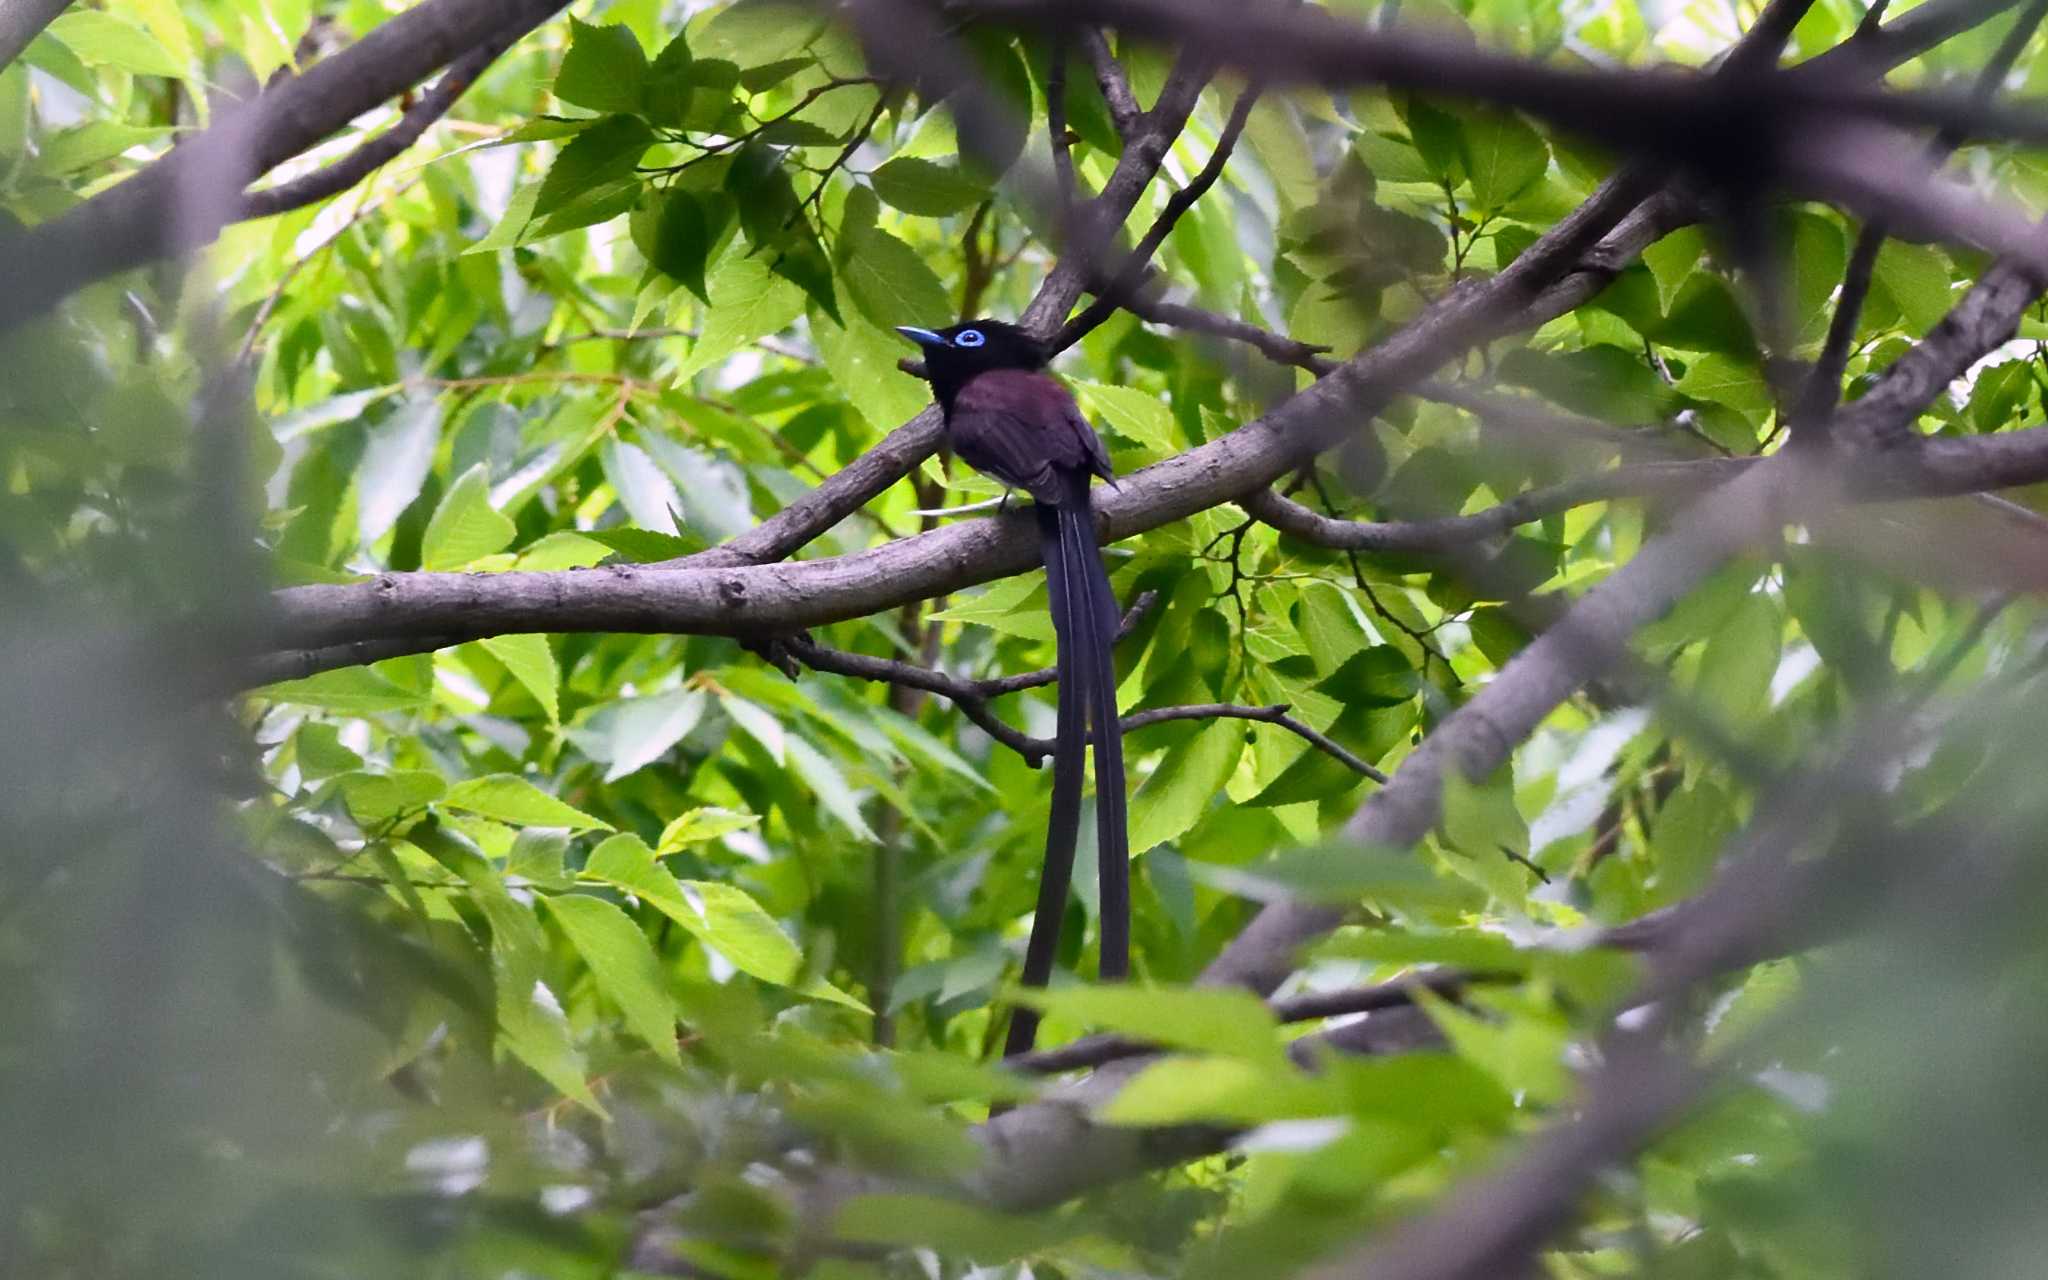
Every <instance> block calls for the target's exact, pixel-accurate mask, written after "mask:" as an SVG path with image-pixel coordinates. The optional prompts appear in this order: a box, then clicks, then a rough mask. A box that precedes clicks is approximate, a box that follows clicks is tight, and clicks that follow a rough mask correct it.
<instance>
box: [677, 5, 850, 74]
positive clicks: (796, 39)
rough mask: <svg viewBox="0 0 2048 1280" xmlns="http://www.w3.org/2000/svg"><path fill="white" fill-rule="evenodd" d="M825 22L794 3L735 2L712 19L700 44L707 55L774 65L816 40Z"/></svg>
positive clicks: (823, 18) (810, 11)
mask: <svg viewBox="0 0 2048 1280" xmlns="http://www.w3.org/2000/svg"><path fill="white" fill-rule="evenodd" d="M825 21H826V20H825V16H824V15H823V14H821V13H819V12H818V11H817V10H816V9H814V8H812V7H811V6H809V5H806V4H800V3H796V0H739V2H738V3H737V4H732V5H727V6H726V7H725V8H723V9H720V10H719V11H718V12H717V13H716V14H714V15H712V18H711V21H709V22H708V23H706V24H705V25H704V35H703V37H702V43H703V45H704V47H705V49H706V50H708V51H711V52H716V53H724V54H731V55H734V56H735V57H740V58H745V59H746V60H747V61H748V62H749V63H753V64H760V63H766V62H776V61H779V60H781V59H783V58H787V57H789V56H790V55H791V54H793V53H795V52H796V51H797V50H799V49H802V48H804V47H806V46H807V45H809V44H810V43H811V41H813V40H815V39H817V38H818V33H819V32H820V31H822V30H824V27H825Z"/></svg>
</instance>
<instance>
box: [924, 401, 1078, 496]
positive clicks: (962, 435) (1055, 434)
mask: <svg viewBox="0 0 2048 1280" xmlns="http://www.w3.org/2000/svg"><path fill="white" fill-rule="evenodd" d="M947 427H948V429H949V431H950V433H951V435H952V438H953V449H954V451H955V452H956V453H958V454H959V455H960V457H961V459H962V460H963V461H965V462H966V463H967V464H968V465H969V466H971V467H974V468H975V469H977V470H980V471H984V472H987V473H988V474H989V475H992V476H994V477H995V478H996V479H998V480H1001V481H1002V482H1003V483H1005V484H1009V485H1014V486H1016V487H1018V488H1020V489H1023V490H1025V491H1027V492H1028V493H1030V494H1031V496H1032V497H1033V498H1035V499H1037V500H1038V501H1040V502H1046V503H1053V504H1058V503H1060V502H1062V501H1064V500H1065V498H1066V490H1065V488H1064V487H1063V486H1062V485H1061V484H1060V482H1059V475H1060V474H1061V473H1063V472H1065V473H1071V472H1075V471H1084V472H1094V473H1095V474H1097V475H1107V474H1108V467H1109V459H1108V456H1107V454H1105V453H1104V452H1103V448H1102V443H1101V441H1099V440H1098V439H1096V437H1095V432H1094V431H1093V430H1092V429H1091V428H1090V427H1089V426H1088V421H1087V419H1085V418H1083V417H1082V416H1081V411H1080V408H1079V407H1078V406H1076V405H1075V404H1074V397H1073V396H1072V395H1071V394H1070V393H1069V392H1068V391H1067V389H1066V388H1065V387H1064V386H1062V385H1061V384H1060V383H1059V382H1058V381H1056V380H1054V379H1053V378H1050V377H1048V376H1046V375H1045V374H1042V373H1031V372H1025V371H1023V370H1010V369H1004V370H996V371H993V372H990V373H984V374H982V375H981V376H979V377H977V378H975V379H973V380H972V381H970V382H969V383H968V384H967V385H966V386H964V387H962V388H960V391H959V394H958V395H956V396H955V397H954V400H953V411H952V413H951V415H950V416H949V417H948V419H947Z"/></svg>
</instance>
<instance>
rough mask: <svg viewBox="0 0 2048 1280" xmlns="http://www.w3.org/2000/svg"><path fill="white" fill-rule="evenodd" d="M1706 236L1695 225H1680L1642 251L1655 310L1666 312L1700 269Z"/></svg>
mask: <svg viewBox="0 0 2048 1280" xmlns="http://www.w3.org/2000/svg"><path fill="white" fill-rule="evenodd" d="M1706 257H1707V236H1706V233H1705V232H1704V231H1702V230H1700V229H1699V228H1698V227H1680V228H1679V229H1678V230H1676V231H1674V232H1672V233H1671V234H1670V235H1668V236H1665V237H1664V238H1663V239H1661V240H1659V241H1657V242H1656V243H1655V244H1653V245H1651V246H1650V247H1649V248H1647V249H1645V250H1643V264H1644V265H1645V266H1647V267H1649V269H1650V276H1651V278H1652V279H1653V280H1655V281H1656V282H1657V309H1658V310H1659V311H1662V312H1664V313H1665V314H1666V315H1669V314H1670V312H1671V304H1672V302H1673V301H1674V300H1675V299H1676V298H1677V297H1678V292H1679V290H1680V289H1683V288H1684V287H1685V285H1686V283H1687V282H1688V281H1690V280H1691V279H1692V278H1693V276H1694V275H1696V274H1697V273H1699V272H1700V271H1701V270H1703V269H1704V267H1705V265H1706Z"/></svg>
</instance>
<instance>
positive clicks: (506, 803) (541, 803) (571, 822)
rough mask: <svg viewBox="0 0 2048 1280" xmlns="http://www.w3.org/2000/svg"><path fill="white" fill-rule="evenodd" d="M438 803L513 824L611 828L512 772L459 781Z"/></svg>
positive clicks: (586, 829) (521, 825) (518, 825)
mask: <svg viewBox="0 0 2048 1280" xmlns="http://www.w3.org/2000/svg"><path fill="white" fill-rule="evenodd" d="M440 803H441V805H442V806H443V807H444V808H449V809H460V810H462V811H464V812H466V813H479V814H482V815H483V816H484V817H486V818H493V819H496V820H497V821H499V822H503V823H506V824H508V825H511V826H515V827H567V828H569V829H570V830H571V831H610V830H611V829H612V826H611V824H610V823H609V822H605V821H603V820H601V819H598V818H593V817H591V816H590V815H589V814H587V813H585V812H583V811H582V810H581V809H578V808H576V807H574V806H573V805H567V804H564V803H562V802H561V801H560V800H557V799H555V798H554V797H553V796H551V795H549V794H548V793H547V792H545V791H542V790H541V789H540V788H539V787H536V786H534V785H533V784H532V783H531V782H528V781H527V780H526V779H524V778H522V777H520V776H518V775H517V774H511V773H494V774H491V775H489V776H488V777H482V778H471V779H470V780H468V781H466V782H458V783H456V784H455V785H454V786H452V787H450V788H449V789H448V794H447V795H446V796H444V797H442V799H441V801H440Z"/></svg>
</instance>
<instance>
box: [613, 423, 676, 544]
mask: <svg viewBox="0 0 2048 1280" xmlns="http://www.w3.org/2000/svg"><path fill="white" fill-rule="evenodd" d="M598 460H599V461H600V462H601V463H602V464H603V466H604V478H605V479H606V480H609V481H610V482H611V486H612V491H613V492H614V493H616V494H618V496H619V505H620V506H623V507H624V508H625V509H626V513H627V514H628V515H630V516H632V518H633V523H634V524H637V525H639V526H640V527H641V528H643V529H651V530H653V531H654V532H656V533H665V534H669V535H671V536H673V535H674V534H675V532H676V510H677V508H679V507H681V506H682V505H683V499H682V495H681V494H679V493H677V492H676V486H675V482H674V481H672V480H670V479H669V478H668V473H667V472H665V471H663V470H662V469H661V468H660V467H658V466H656V465H655V463H654V459H652V458H650V457H648V456H647V454H646V452H645V451H644V450H642V449H641V448H640V447H639V446H638V445H632V444H626V443H623V442H621V441H618V440H607V441H605V442H604V445H603V447H602V448H600V449H599V450H598ZM596 541H602V539H596Z"/></svg>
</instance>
